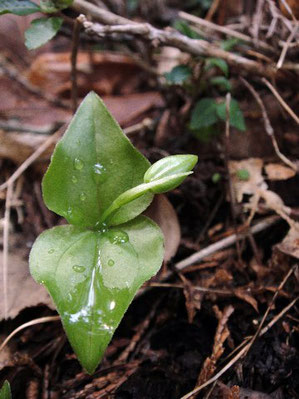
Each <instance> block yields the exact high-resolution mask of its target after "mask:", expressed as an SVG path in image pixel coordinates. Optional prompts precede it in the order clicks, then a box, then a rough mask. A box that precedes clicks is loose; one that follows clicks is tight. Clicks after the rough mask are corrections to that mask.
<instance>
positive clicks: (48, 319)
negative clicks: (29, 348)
mask: <svg viewBox="0 0 299 399" xmlns="http://www.w3.org/2000/svg"><path fill="white" fill-rule="evenodd" d="M58 320H60V316H46V317H40V318H39V319H34V320H31V321H28V322H27V323H24V324H22V325H21V326H19V327H17V328H16V329H15V330H13V332H12V333H10V334H9V336H8V337H7V338H6V339H5V340H4V341H3V342H2V344H1V345H0V352H1V351H2V349H3V348H4V347H5V346H6V345H7V344H8V342H9V341H10V340H11V339H12V337H14V336H15V335H16V334H17V333H18V332H19V331H22V330H24V328H27V327H31V326H34V325H35V324H40V323H49V322H51V321H58Z"/></svg>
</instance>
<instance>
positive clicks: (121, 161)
mask: <svg viewBox="0 0 299 399" xmlns="http://www.w3.org/2000/svg"><path fill="white" fill-rule="evenodd" d="M149 166H150V163H149V162H148V160H147V159H146V158H144V156H143V155H142V154H140V152H138V151H137V150H136V149H135V148H134V147H133V146H132V144H131V143H130V141H129V140H128V139H127V137H126V136H125V135H124V134H123V133H122V131H121V129H120V127H119V125H118V124H117V122H116V121H115V120H114V119H113V117H112V116H111V114H110V113H109V112H108V110H107V108H106V107H105V105H104V103H103V102H102V100H101V99H100V98H99V97H98V96H97V95H96V94H95V93H90V94H89V95H87V96H86V97H85V99H84V100H83V102H82V104H81V106H80V107H79V109H78V111H77V113H76V115H75V117H74V118H73V120H72V122H71V124H70V126H69V128H68V130H67V132H66V133H65V135H64V137H63V138H62V140H60V142H59V143H58V145H57V146H56V149H55V151H54V154H53V156H52V161H51V165H50V167H49V169H48V171H47V173H46V175H45V177H44V180H43V196H44V200H45V203H46V205H47V207H48V208H49V209H51V210H52V211H54V212H56V213H58V214H59V215H61V216H63V217H65V218H66V219H67V221H68V222H69V223H71V224H74V225H76V226H80V227H91V228H93V227H94V226H96V224H97V223H98V221H99V219H100V215H101V214H102V213H103V212H104V211H105V210H106V209H107V208H108V207H109V206H110V204H111V203H112V202H113V201H114V200H115V199H116V198H117V197H118V196H119V195H120V194H122V193H123V192H124V191H126V190H129V189H130V188H132V187H135V186H137V185H138V184H140V183H142V182H143V176H144V173H145V172H146V170H147V169H148V168H149ZM152 199H153V194H151V193H147V194H145V195H143V196H142V197H141V198H138V199H136V200H135V201H133V202H131V203H130V204H127V205H125V206H123V207H122V208H121V209H120V210H119V211H118V212H117V213H115V214H114V215H113V218H112V220H111V221H110V224H111V225H117V224H121V223H125V222H127V221H128V220H131V219H133V218H134V217H136V216H138V215H139V214H140V213H141V212H142V211H144V210H145V209H146V208H147V207H148V205H149V204H150V203H151V201H152Z"/></svg>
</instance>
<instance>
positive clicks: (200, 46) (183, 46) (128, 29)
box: [74, 0, 278, 78]
mask: <svg viewBox="0 0 299 399" xmlns="http://www.w3.org/2000/svg"><path fill="white" fill-rule="evenodd" d="M82 3H84V7H82V9H80V4H82ZM74 5H75V7H74V8H75V9H76V10H78V11H79V10H80V11H83V12H84V11H85V12H86V11H87V10H86V5H85V2H84V1H83V0H75V2H74ZM95 8H96V9H97V10H98V8H97V7H95ZM89 11H92V12H91V13H90V14H89V15H92V17H94V18H95V19H96V20H100V22H101V24H99V23H93V22H90V21H88V20H87V18H86V17H85V16H84V15H80V16H79V17H78V20H79V21H80V22H81V23H82V25H83V27H84V29H85V31H86V33H87V34H89V35H92V36H97V37H99V38H106V37H108V36H109V37H111V36H112V37H113V35H115V34H121V35H130V36H134V37H135V36H136V37H140V38H142V39H143V40H148V41H150V42H151V43H152V44H153V45H154V46H156V47H157V46H171V47H176V48H178V49H180V50H182V51H185V52H188V53H190V54H193V55H197V56H205V57H216V58H222V59H223V60H225V61H226V62H227V63H228V64H230V65H231V66H234V67H237V68H238V69H239V70H241V71H244V72H246V73H253V74H255V75H259V76H263V77H268V78H273V77H274V76H277V73H278V72H277V70H276V69H275V66H274V64H273V65H272V64H271V65H263V64H261V63H259V62H257V61H253V60H250V59H248V58H245V57H242V56H240V55H237V54H234V53H230V52H228V51H225V50H223V49H221V48H219V47H218V46H216V45H214V44H212V43H209V42H207V41H206V40H199V39H190V38H189V37H187V36H185V35H182V34H181V33H179V32H177V31H175V30H173V29H165V30H161V29H157V28H155V27H153V26H152V25H150V24H148V23H137V22H134V21H130V20H126V19H123V18H121V19H120V20H119V19H118V16H117V15H114V14H112V13H110V12H106V11H105V10H100V13H98V12H97V13H95V12H94V11H95V10H94V8H92V10H89ZM111 14H112V16H113V15H114V17H115V18H112V16H111ZM116 21H117V24H115V23H116Z"/></svg>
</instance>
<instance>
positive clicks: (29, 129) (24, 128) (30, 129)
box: [0, 121, 61, 136]
mask: <svg viewBox="0 0 299 399" xmlns="http://www.w3.org/2000/svg"><path fill="white" fill-rule="evenodd" d="M60 127H61V123H57V122H56V123H53V124H51V125H49V127H44V128H37V127H36V126H33V125H32V126H31V125H30V126H29V125H24V124H21V123H15V122H11V121H9V122H4V121H0V129H2V130H4V131H6V132H21V133H33V134H41V135H45V136H48V135H50V134H52V133H54V132H56V130H57V129H59V128H60Z"/></svg>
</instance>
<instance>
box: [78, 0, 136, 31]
mask: <svg viewBox="0 0 299 399" xmlns="http://www.w3.org/2000/svg"><path fill="white" fill-rule="evenodd" d="M72 8H73V9H74V10H76V11H78V12H79V13H84V14H87V15H91V16H92V17H93V19H94V20H95V21H98V22H101V23H106V24H108V25H124V24H133V23H134V22H133V21H130V20H129V19H127V18H124V17H121V16H119V15H116V14H113V13H112V12H111V11H108V10H104V9H103V8H100V7H97V6H96V5H94V4H91V3H89V2H88V1H85V0H75V1H74V2H73V4H72Z"/></svg>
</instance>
